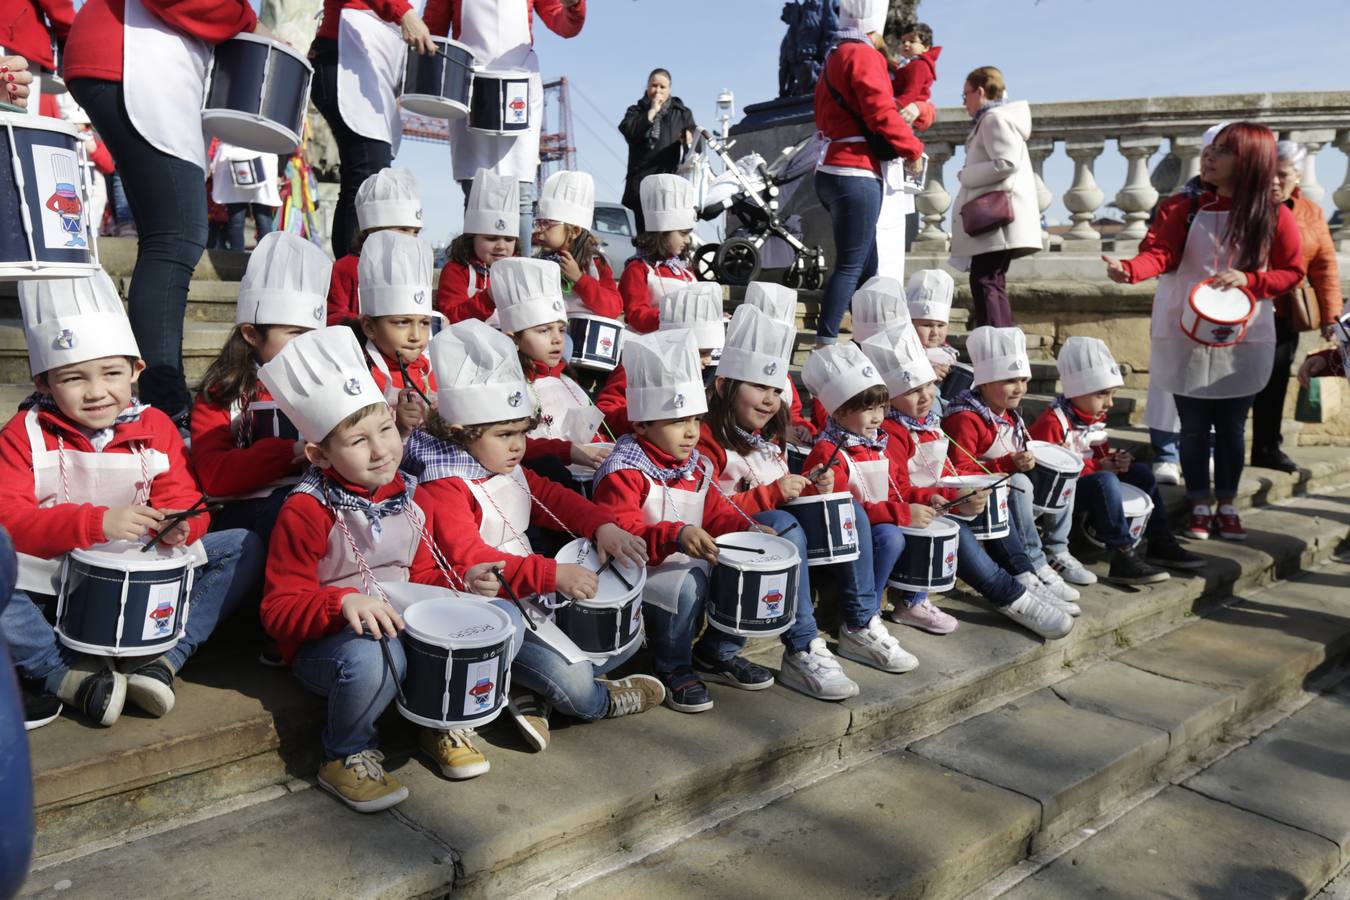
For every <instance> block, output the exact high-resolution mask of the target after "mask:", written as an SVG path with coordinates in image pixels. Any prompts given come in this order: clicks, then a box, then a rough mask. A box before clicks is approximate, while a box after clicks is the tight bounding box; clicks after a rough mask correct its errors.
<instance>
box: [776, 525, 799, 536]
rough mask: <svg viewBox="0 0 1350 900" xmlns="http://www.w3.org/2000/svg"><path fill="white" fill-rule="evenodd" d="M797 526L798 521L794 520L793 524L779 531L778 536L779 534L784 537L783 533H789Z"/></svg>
mask: <svg viewBox="0 0 1350 900" xmlns="http://www.w3.org/2000/svg"><path fill="white" fill-rule="evenodd" d="M796 527H797V523H796V522H793V523H792V524H791V525H789V526H788V527H786V528H784V529H783V530H782V531H780V532H778V536H779V537H782V536H783V535H785V534H787V533H788V532H789V531H791V530H792V529H794V528H796Z"/></svg>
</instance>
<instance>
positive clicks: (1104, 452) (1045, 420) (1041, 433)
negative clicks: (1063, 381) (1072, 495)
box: [1027, 407, 1111, 477]
mask: <svg viewBox="0 0 1350 900" xmlns="http://www.w3.org/2000/svg"><path fill="white" fill-rule="evenodd" d="M1074 409H1077V407H1074ZM1079 418H1081V419H1083V420H1084V421H1085V422H1086V423H1087V424H1088V425H1095V424H1096V423H1098V422H1105V421H1106V413H1102V414H1101V415H1100V416H1098V417H1097V418H1095V419H1089V418H1088V417H1087V415H1086V414H1081V415H1080V416H1079ZM1027 432H1028V433H1029V434H1030V435H1031V439H1032V440H1033V441H1045V442H1046V443H1047V444H1059V445H1061V446H1066V445H1067V443H1068V436H1069V433H1068V430H1067V429H1066V428H1065V427H1064V425H1063V424H1062V423H1061V422H1060V421H1059V416H1057V415H1055V410H1054V407H1047V408H1046V410H1045V411H1044V412H1042V413H1041V414H1040V415H1039V416H1037V417H1036V421H1034V422H1032V423H1031V427H1030V428H1028V429H1027ZM1110 455H1111V442H1110V441H1109V440H1106V441H1102V442H1101V443H1100V444H1094V445H1093V447H1092V458H1091V459H1085V460H1083V471H1082V472H1081V473H1080V476H1079V477H1082V476H1083V475H1091V474H1093V473H1094V472H1096V471H1097V469H1098V468H1099V467H1100V466H1101V461H1102V460H1103V459H1105V458H1106V457H1108V456H1110Z"/></svg>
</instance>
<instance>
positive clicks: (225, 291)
mask: <svg viewBox="0 0 1350 900" xmlns="http://www.w3.org/2000/svg"><path fill="white" fill-rule="evenodd" d="M113 281H114V282H115V283H116V284H117V289H118V291H119V292H120V293H121V295H122V298H123V300H124V301H125V299H126V296H127V290H128V288H129V286H130V283H131V278H130V276H126V275H119V276H114V278H113ZM238 296H239V282H237V281H217V280H213V279H203V278H194V279H192V281H190V282H189V283H188V304H187V313H186V320H187V321H188V322H189V323H192V322H229V323H233V322H234V307H235V299H236V298H237V297H238ZM22 317H23V315H22V312H21V311H20V309H19V289H18V284H17V282H0V319H22Z"/></svg>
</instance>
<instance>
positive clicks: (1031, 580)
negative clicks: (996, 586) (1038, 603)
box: [1013, 572, 1083, 616]
mask: <svg viewBox="0 0 1350 900" xmlns="http://www.w3.org/2000/svg"><path fill="white" fill-rule="evenodd" d="M1013 577H1014V578H1015V579H1016V580H1017V582H1018V583H1019V584H1021V585H1022V587H1024V588H1026V589H1027V590H1028V591H1030V592H1031V593H1032V594H1034V595H1035V596H1036V597H1038V598H1039V599H1041V600H1043V601H1045V602H1046V603H1049V604H1050V605H1051V606H1053V607H1054V608H1055V609H1058V610H1062V611H1063V612H1066V613H1068V614H1069V615H1071V616H1076V615H1078V614H1080V613H1081V612H1082V611H1083V610H1082V608H1081V607H1079V605H1078V604H1077V603H1074V602H1073V601H1072V600H1065V599H1064V597H1063V596H1062V595H1061V594H1059V593H1058V592H1056V591H1055V590H1054V589H1053V588H1051V587H1050V586H1049V585H1047V584H1046V583H1045V582H1044V581H1041V580H1040V579H1039V578H1037V577H1036V575H1035V574H1034V573H1032V572H1023V573H1022V574H1021V575H1015V576H1013ZM1061 583H1062V582H1061ZM1065 587H1068V585H1065Z"/></svg>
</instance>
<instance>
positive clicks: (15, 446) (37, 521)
mask: <svg viewBox="0 0 1350 900" xmlns="http://www.w3.org/2000/svg"><path fill="white" fill-rule="evenodd" d="M27 415H28V411H27V410H21V411H20V412H19V413H18V414H17V415H15V416H14V418H12V419H10V420H9V423H8V424H7V425H5V427H4V430H3V431H0V525H3V526H4V527H5V528H6V530H8V531H9V534H10V537H11V538H13V540H14V549H15V550H17V551H19V552H20V553H27V554H28V555H30V556H37V557H40V558H42V559H51V558H52V557H55V556H60V555H61V554H63V553H69V552H70V551H71V550H76V549H86V548H89V547H92V546H94V545H95V544H102V543H106V542H107V540H108V537H107V535H105V534H104V532H103V514H104V513H105V512H107V511H108V509H109V507H107V506H100V505H98V504H94V503H58V504H56V505H55V506H48V507H45V508H43V509H39V508H38V505H37V492H36V491H37V489H36V487H35V486H34V483H33V455H32V451H31V448H30V447H29V444H28V430H27V426H26V425H25V424H24V419H25V418H26V417H27ZM38 425H39V426H40V427H41V429H42V437H43V441H44V443H45V446H46V448H47V449H48V450H55V449H56V446H57V436H58V435H59V436H60V437H61V439H62V440H63V441H64V442H65V449H66V452H67V453H95V452H98V451H95V450H94V445H93V444H91V443H90V442H89V438H87V437H85V435H84V432H82V431H81V430H80V429H79V428H77V427H76V426H75V424H74V423H72V422H71V421H70V420H69V419H67V418H66V417H65V416H63V415H61V414H59V413H52V412H47V411H46V410H43V411H41V412H39V413H38ZM136 445H141V446H143V447H144V448H145V449H147V450H158V451H160V452H161V453H164V454H165V455H166V456H168V458H169V471H167V472H164V473H163V474H161V475H159V476H157V477H156V478H155V479H154V480H153V481H152V482H151V483H150V501H149V503H148V504H147V505H148V506H151V507H153V508H155V509H187V508H188V507H189V506H191V505H192V504H194V503H196V502H197V500H198V499H199V498H200V497H201V490H200V489H199V488H198V487H197V482H196V481H195V480H194V479H193V477H192V470H191V467H190V466H189V465H188V459H187V452H186V449H185V448H184V446H183V438H182V437H180V436H179V434H178V429H177V428H175V427H174V424H173V422H171V421H170V420H169V417H168V416H166V415H164V413H162V412H160V411H159V410H157V409H147V410H145V411H144V412H142V413H141V415H140V418H139V419H138V420H136V421H134V422H125V423H123V424H121V425H117V426H116V428H115V431H114V433H113V439H112V441H111V442H110V443H109V444H108V446H106V447H104V448H103V451H102V452H103V453H132V452H134V451H135V448H136ZM138 477H139V476H138ZM188 523H189V532H188V537H187V540H186V541H185V542H184V545H186V544H190V543H192V542H193V541H195V540H197V539H199V538H200V537H201V536H202V535H203V534H205V533H206V529H207V527H208V526H209V525H210V524H211V519H210V516H208V515H206V514H205V513H203V514H201V515H198V516H193V517H192V518H191V519H189V520H188ZM152 533H153V532H152Z"/></svg>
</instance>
